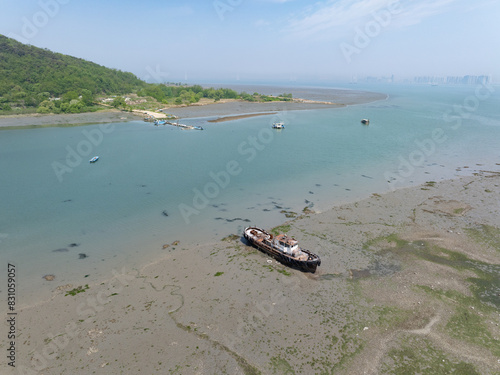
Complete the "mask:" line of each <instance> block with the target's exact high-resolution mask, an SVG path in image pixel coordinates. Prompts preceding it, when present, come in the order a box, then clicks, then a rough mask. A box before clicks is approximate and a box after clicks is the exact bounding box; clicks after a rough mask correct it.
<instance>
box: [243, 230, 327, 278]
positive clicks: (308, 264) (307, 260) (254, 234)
mask: <svg viewBox="0 0 500 375" xmlns="http://www.w3.org/2000/svg"><path fill="white" fill-rule="evenodd" d="M243 236H244V237H245V238H246V240H247V241H248V242H250V244H251V245H252V246H255V247H256V248H257V249H259V250H260V251H262V252H264V253H266V254H268V255H270V256H272V257H273V258H274V259H276V260H277V261H278V262H280V263H283V264H285V265H287V266H289V267H292V268H297V269H299V270H302V271H306V272H312V273H314V272H316V268H317V267H319V266H320V265H321V259H320V258H319V256H318V255H316V254H314V253H312V252H310V251H309V250H305V249H301V248H300V247H299V244H298V242H297V241H296V240H295V239H293V238H291V237H289V236H287V235H286V234H279V235H277V236H273V235H272V234H271V233H268V232H266V231H265V230H263V229H260V228H257V227H248V228H245V231H244V232H243Z"/></svg>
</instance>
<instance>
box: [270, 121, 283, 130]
mask: <svg viewBox="0 0 500 375" xmlns="http://www.w3.org/2000/svg"><path fill="white" fill-rule="evenodd" d="M273 129H285V123H284V122H274V123H273Z"/></svg>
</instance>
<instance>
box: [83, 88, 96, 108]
mask: <svg viewBox="0 0 500 375" xmlns="http://www.w3.org/2000/svg"><path fill="white" fill-rule="evenodd" d="M81 93H82V99H81V100H82V103H83V105H84V106H91V105H92V104H93V100H94V97H93V95H92V91H90V90H87V89H83V90H82V91H81Z"/></svg>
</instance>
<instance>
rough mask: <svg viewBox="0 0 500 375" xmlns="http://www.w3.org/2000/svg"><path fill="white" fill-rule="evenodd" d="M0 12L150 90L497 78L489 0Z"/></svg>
mask: <svg viewBox="0 0 500 375" xmlns="http://www.w3.org/2000/svg"><path fill="white" fill-rule="evenodd" d="M0 9H1V12H0V33H1V34H3V35H6V36H8V37H11V38H14V39H16V40H18V41H20V42H23V43H29V44H32V45H34V46H37V47H41V48H48V49H50V50H52V51H54V52H60V53H64V54H69V55H72V56H76V57H80V58H83V59H86V60H90V61H93V62H96V63H98V64H101V65H105V66H108V67H111V68H116V69H120V70H123V71H130V72H132V73H134V74H136V75H137V76H138V77H139V78H142V79H145V80H147V81H150V82H166V81H182V82H200V83H203V82H228V83H231V82H235V83H236V82H256V83H264V82H284V83H285V82H291V83H299V84H300V83H303V84H306V83H314V82H335V81H346V82H350V81H352V77H354V76H357V77H392V76H394V77H396V81H404V80H406V81H414V82H417V81H418V80H417V81H415V80H414V77H464V76H487V77H490V78H489V79H490V80H491V81H493V82H499V80H500V51H499V50H498V49H497V48H495V47H494V46H492V45H491V43H492V42H490V41H495V40H497V39H498V37H500V24H499V23H498V20H497V15H498V14H500V2H498V1H493V0H478V1H476V2H474V3H471V2H468V1H466V0H419V1H410V0H361V1H355V0H324V1H317V2H313V3H312V2H309V1H305V0H215V1H201V0H200V1H189V2H186V1H180V0H171V1H161V0H145V1H143V2H140V3H139V2H133V1H130V0H122V1H116V0H109V1H107V2H105V3H104V2H97V1H95V0H87V1H85V2H83V1H79V0H26V1H23V2H22V3H20V2H7V1H5V0H4V1H2V0H0ZM452 81H453V80H451V81H449V82H448V81H447V79H444V80H443V81H439V82H435V83H446V82H448V83H453V82H452ZM429 82H430V83H434V82H432V81H429Z"/></svg>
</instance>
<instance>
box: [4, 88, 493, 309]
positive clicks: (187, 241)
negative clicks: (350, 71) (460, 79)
mask: <svg viewBox="0 0 500 375" xmlns="http://www.w3.org/2000/svg"><path fill="white" fill-rule="evenodd" d="M265 89H267V90H269V92H270V93H273V91H274V90H275V91H276V93H281V92H283V90H281V88H273V87H267V88H265ZM356 89H367V90H371V91H375V92H383V93H387V94H388V95H389V98H388V99H387V100H383V101H378V102H374V103H369V104H363V105H356V106H349V107H345V108H339V109H323V110H314V111H289V112H284V113H280V114H278V115H269V116H260V117H253V118H247V119H241V120H236V121H230V122H223V123H207V122H206V119H191V120H188V119H187V120H183V121H182V122H184V123H193V124H202V125H203V126H204V127H205V129H206V130H205V131H186V130H181V129H178V128H174V127H169V126H160V127H155V126H152V125H151V124H148V123H143V122H129V123H121V124H115V125H113V126H111V127H109V128H103V127H102V126H101V127H100V126H98V125H91V126H85V127H73V128H43V129H19V130H4V131H0V171H1V189H2V200H1V202H0V241H1V242H0V255H1V258H2V261H3V262H2V264H5V263H6V262H11V263H14V264H16V265H17V268H18V276H19V277H18V287H19V290H20V291H21V293H22V296H21V301H22V303H23V304H30V303H32V302H33V301H34V300H36V299H39V298H42V297H45V296H48V295H49V294H50V292H51V290H52V289H53V288H54V287H55V286H57V285H61V284H67V283H72V284H74V285H81V284H85V283H91V282H95V281H96V280H99V279H102V278H109V277H112V276H113V274H112V270H113V269H115V270H121V269H122V267H124V266H126V267H127V269H130V268H132V267H138V266H139V265H141V264H144V263H148V262H150V261H154V260H156V259H158V258H159V257H161V256H162V255H163V254H165V252H166V251H165V250H163V249H162V245H163V244H167V243H168V244H171V243H172V242H173V241H177V240H178V241H180V242H181V245H180V247H188V246H192V245H194V244H199V243H204V242H211V241H218V240H220V239H221V238H223V237H225V236H227V235H229V234H238V233H241V231H242V230H243V228H244V227H245V226H247V225H249V224H255V225H259V226H262V227H271V226H275V225H278V224H280V223H281V222H283V221H285V220H286V218H285V216H284V214H283V213H281V211H282V210H286V211H294V212H300V211H302V209H303V208H304V207H306V206H309V207H312V209H313V210H316V211H324V210H326V209H328V208H330V207H332V206H334V205H336V204H339V203H342V202H347V201H352V200H355V199H359V198H363V197H367V196H369V195H370V194H371V193H375V192H377V193H381V192H385V191H388V190H391V189H393V188H399V187H403V186H410V185H414V184H418V183H422V182H425V181H431V180H433V181H439V180H442V179H448V178H452V177H454V176H460V175H465V174H471V173H472V172H473V171H474V170H475V169H476V170H479V169H485V170H499V169H500V166H498V165H497V163H500V147H499V140H500V111H498V103H499V99H500V88H498V87H497V88H495V89H493V88H491V89H488V88H480V87H475V86H438V87H430V86H398V85H379V86H375V85H373V86H370V87H356ZM263 90H264V88H263V89H261V90H260V91H261V92H262V91H263ZM256 91H259V90H256ZM492 91H493V92H492ZM287 92H293V89H292V88H290V89H289V90H288V91H287ZM301 92H302V93H303V92H304V90H301ZM321 92H322V93H324V90H322V91H321ZM315 95H317V94H315ZM314 99H320V98H318V97H317V96H316V97H314ZM327 99H328V98H327V97H325V100H327ZM362 118H369V119H370V121H371V122H370V125H369V126H363V125H361V123H360V120H361V119H362ZM277 120H280V121H284V122H285V124H286V129H284V130H281V131H277V130H272V129H271V124H272V122H274V121H277ZM73 153H74V154H76V155H77V156H75V155H73V156H72V157H69V158H68V154H73ZM93 155H99V156H100V160H99V161H98V162H97V163H95V164H90V163H89V162H88V160H89V159H90V157H92V156H93ZM80 157H81V161H80V160H79V158H80ZM477 164H481V165H477ZM464 166H469V167H470V168H468V169H462V170H461V171H456V168H457V167H464ZM56 171H58V172H57V173H56ZM58 174H59V176H58ZM388 180H389V181H392V182H391V183H388ZM164 212H165V213H166V214H167V215H168V216H166V215H165V214H164ZM70 244H78V246H73V247H72V246H70ZM55 250H57V251H55ZM79 254H85V255H87V256H88V257H86V258H84V259H80V256H79ZM46 274H54V275H56V282H57V283H55V282H48V281H45V280H43V279H42V276H44V275H46ZM86 275H89V276H88V277H85V276H86ZM0 290H2V288H0ZM1 293H4V291H3V290H2V292H1Z"/></svg>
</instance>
